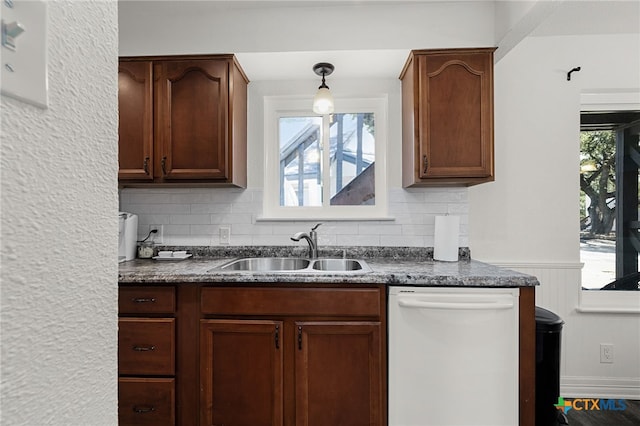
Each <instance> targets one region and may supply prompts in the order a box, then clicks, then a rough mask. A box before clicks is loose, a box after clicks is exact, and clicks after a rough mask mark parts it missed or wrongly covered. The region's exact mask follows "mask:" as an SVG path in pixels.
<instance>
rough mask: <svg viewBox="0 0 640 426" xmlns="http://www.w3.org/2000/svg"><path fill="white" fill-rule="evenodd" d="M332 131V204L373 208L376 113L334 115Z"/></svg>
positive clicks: (330, 152)
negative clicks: (371, 206)
mask: <svg viewBox="0 0 640 426" xmlns="http://www.w3.org/2000/svg"><path fill="white" fill-rule="evenodd" d="M329 129H330V130H329V140H330V141H329V142H330V147H329V162H330V176H331V191H330V194H331V205H349V206H359V205H374V204H375V145H376V144H375V134H374V133H375V132H374V114H373V113H355V114H333V115H332V117H331V123H330V127H329Z"/></svg>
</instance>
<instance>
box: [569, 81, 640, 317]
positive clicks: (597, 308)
mask: <svg viewBox="0 0 640 426" xmlns="http://www.w3.org/2000/svg"><path fill="white" fill-rule="evenodd" d="M580 106H581V108H580V109H581V111H607V110H614V111H624V110H637V109H640V91H636V90H633V91H611V92H609V91H605V90H603V91H599V92H583V93H581V94H580ZM603 284H606V283H603ZM577 310H578V312H584V313H606V314H609V313H621V314H640V291H624V290H622V291H620V290H611V291H608V290H582V289H581V290H580V297H579V302H578V307H577Z"/></svg>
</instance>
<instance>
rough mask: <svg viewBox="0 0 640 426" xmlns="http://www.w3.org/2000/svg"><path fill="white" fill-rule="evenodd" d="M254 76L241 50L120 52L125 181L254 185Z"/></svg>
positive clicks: (122, 176) (121, 156)
mask: <svg viewBox="0 0 640 426" xmlns="http://www.w3.org/2000/svg"><path fill="white" fill-rule="evenodd" d="M247 84H248V79H247V77H246V76H245V74H244V72H243V71H242V69H241V68H240V65H239V64H238V63H237V61H236V60H235V57H234V56H233V55H208V56H201V55H199V56H166V57H131V58H120V72H119V100H120V141H119V148H120V152H119V161H120V173H119V181H120V184H121V185H122V186H134V185H144V184H145V183H151V184H164V185H171V186H192V185H199V184H224V185H234V186H239V187H246V181H247V165H246V147H247Z"/></svg>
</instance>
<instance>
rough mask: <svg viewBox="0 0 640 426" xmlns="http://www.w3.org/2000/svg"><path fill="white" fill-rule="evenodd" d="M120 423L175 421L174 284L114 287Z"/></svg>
mask: <svg viewBox="0 0 640 426" xmlns="http://www.w3.org/2000/svg"><path fill="white" fill-rule="evenodd" d="M118 299H119V300H118V304H119V314H120V319H119V320H118V375H119V379H118V419H119V424H120V426H129V425H131V426H134V425H135V426H144V425H153V426H174V425H175V424H176V420H175V419H176V415H175V411H176V402H175V399H176V398H175V395H176V378H175V374H176V367H175V364H176V363H175V358H176V346H177V345H176V318H174V316H175V311H176V296H175V288H174V287H151V286H149V287H145V286H138V287H120V290H119V294H118Z"/></svg>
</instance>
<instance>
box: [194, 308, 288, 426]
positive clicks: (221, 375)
mask: <svg viewBox="0 0 640 426" xmlns="http://www.w3.org/2000/svg"><path fill="white" fill-rule="evenodd" d="M281 330H282V322H281V321H261V320H202V321H201V325H200V348H201V349H200V363H201V376H200V385H201V400H200V406H201V412H202V414H203V415H202V418H201V422H200V424H202V425H253V426H271V425H274V426H275V425H282V424H283V417H282V416H283V413H282V410H283V399H282V398H283V395H282V383H283V350H282V344H281V341H280V340H281Z"/></svg>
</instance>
